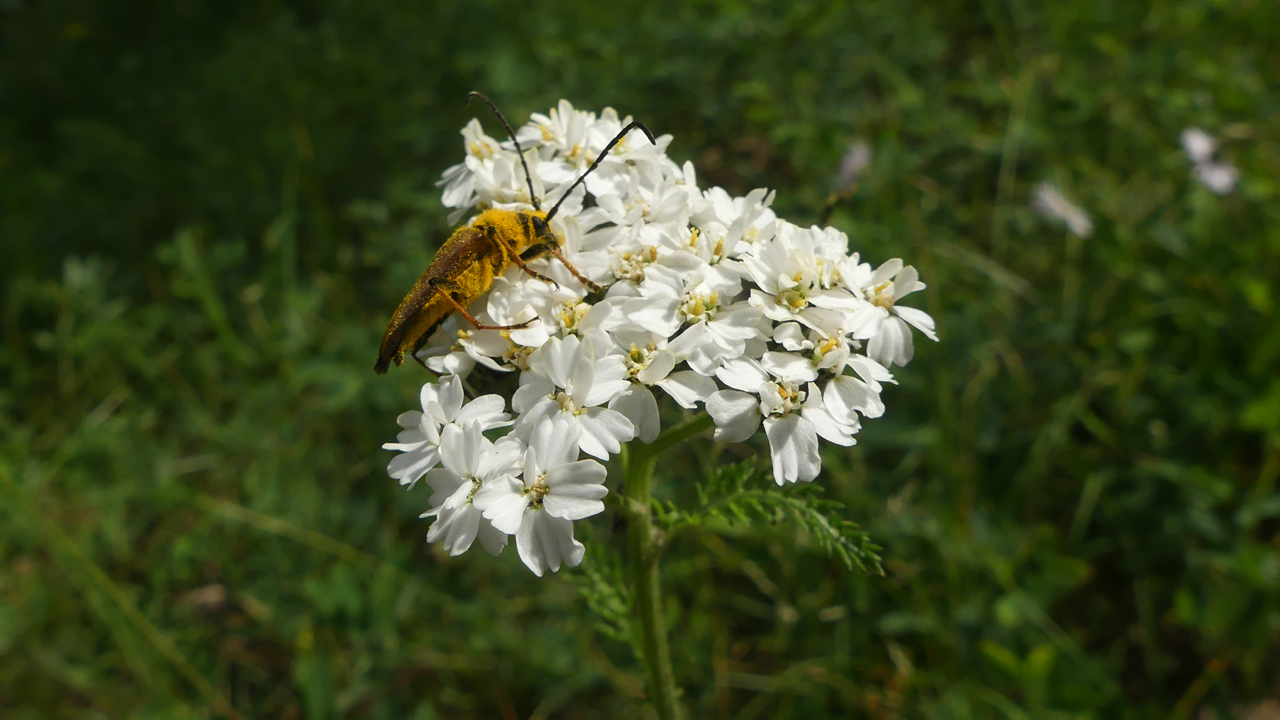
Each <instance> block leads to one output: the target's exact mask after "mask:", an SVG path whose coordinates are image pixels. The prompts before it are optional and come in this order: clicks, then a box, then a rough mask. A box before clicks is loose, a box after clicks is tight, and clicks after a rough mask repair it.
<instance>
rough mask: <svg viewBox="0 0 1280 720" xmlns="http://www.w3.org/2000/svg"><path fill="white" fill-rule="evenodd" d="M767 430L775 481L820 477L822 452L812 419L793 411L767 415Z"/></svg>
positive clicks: (765, 424) (808, 480) (806, 480)
mask: <svg viewBox="0 0 1280 720" xmlns="http://www.w3.org/2000/svg"><path fill="white" fill-rule="evenodd" d="M764 432H765V435H768V436H769V451H770V453H769V454H770V456H771V457H772V459H773V480H774V482H776V483H778V484H779V485H782V484H784V483H789V482H791V483H793V482H796V481H797V480H799V481H802V482H810V481H811V480H813V479H814V478H816V477H818V473H819V472H821V471H822V456H821V455H819V454H818V433H817V432H816V431H815V430H814V428H813V424H812V423H810V422H809V421H808V420H805V419H804V418H803V417H801V416H799V415H796V414H795V413H792V414H790V415H783V416H782V417H771V418H768V419H766V420H765V421H764Z"/></svg>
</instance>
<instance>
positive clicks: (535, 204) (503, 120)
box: [467, 90, 648, 210]
mask: <svg viewBox="0 0 1280 720" xmlns="http://www.w3.org/2000/svg"><path fill="white" fill-rule="evenodd" d="M471 98H480V99H481V100H483V101H484V104H485V105H488V106H489V109H490V110H492V111H493V114H494V115H497V116H498V122H500V123H502V127H503V129H504V130H506V131H507V137H509V138H511V142H513V143H515V144H516V152H517V153H519V154H520V165H521V166H523V167H524V181H525V183H527V184H528V185H529V199H530V200H531V201H533V209H534V210H541V209H542V205H541V203H539V202H538V196H537V195H535V194H534V193H533V178H532V177H530V175H529V165H528V163H526V162H525V161H524V150H522V149H521V148H520V141H519V140H517V139H516V134H515V132H514V131H513V130H512V129H511V123H508V122H507V119H506V118H504V117H502V111H500V110H498V106H497V105H494V104H493V101H492V100H490V99H489V98H487V97H485V96H484V95H483V94H481V93H478V92H476V91H474V90H472V91H471V92H469V93H467V105H470V104H471ZM645 132H648V131H647V130H646V131H645Z"/></svg>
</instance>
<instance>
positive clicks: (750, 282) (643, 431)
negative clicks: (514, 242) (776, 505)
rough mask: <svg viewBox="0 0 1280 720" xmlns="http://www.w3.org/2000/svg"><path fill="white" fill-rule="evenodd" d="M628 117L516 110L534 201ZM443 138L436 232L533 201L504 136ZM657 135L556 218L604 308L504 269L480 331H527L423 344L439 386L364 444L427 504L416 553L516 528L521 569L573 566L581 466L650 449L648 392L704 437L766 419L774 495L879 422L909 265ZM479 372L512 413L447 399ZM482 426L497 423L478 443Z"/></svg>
mask: <svg viewBox="0 0 1280 720" xmlns="http://www.w3.org/2000/svg"><path fill="white" fill-rule="evenodd" d="M628 122H630V118H621V119H620V118H619V117H618V114H617V113H616V112H615V111H614V110H613V109H612V108H605V109H604V111H602V112H601V113H599V114H598V115H597V114H596V113H592V112H584V111H580V110H575V109H574V108H573V106H572V105H570V104H569V103H568V102H567V101H563V100H562V101H560V103H559V105H558V107H556V108H555V109H552V110H551V111H550V112H549V113H547V114H546V115H542V114H535V115H533V116H532V118H531V119H530V121H529V123H527V124H526V125H525V126H523V127H522V128H520V129H519V131H518V132H517V137H518V138H519V139H520V142H521V144H522V145H523V147H524V148H525V155H526V160H527V161H528V165H529V170H530V172H531V174H532V181H533V187H534V191H535V192H537V193H539V194H540V197H541V198H543V199H545V200H546V201H547V203H546V204H547V205H549V204H551V203H552V202H554V201H555V200H558V199H559V198H560V196H561V195H562V194H563V193H564V192H565V191H566V189H567V188H568V187H569V186H570V185H571V184H572V183H573V181H574V180H575V179H576V178H577V177H578V176H579V175H581V174H582V173H583V172H584V171H585V170H586V169H587V167H588V166H589V165H590V164H591V163H592V162H593V161H594V160H595V159H596V157H597V156H598V154H599V153H600V152H601V150H602V149H603V148H604V146H605V145H606V144H607V143H608V142H609V140H610V139H611V138H613V137H614V135H615V134H616V133H618V132H619V131H620V130H621V128H622V127H623V126H624V125H625V124H626V123H628ZM462 135H463V137H464V138H465V145H466V160H465V161H464V162H462V163H461V164H458V165H455V166H453V167H451V168H449V169H448V170H446V171H445V173H444V176H443V179H442V180H441V182H440V184H441V185H442V186H443V187H444V198H443V200H444V204H445V205H446V206H447V207H450V208H454V209H455V212H454V214H453V216H452V218H451V221H452V222H457V221H459V220H462V219H463V218H465V217H467V216H468V215H471V214H473V213H475V212H477V211H478V210H480V209H487V208H494V207H497V208H505V209H511V210H525V209H531V208H532V205H531V203H530V201H531V198H530V197H529V195H528V190H527V189H526V184H525V178H524V171H523V170H522V168H521V165H520V162H519V160H520V158H519V156H518V155H517V153H516V151H515V149H514V145H513V144H512V143H510V142H509V141H507V142H500V141H498V140H495V139H494V138H491V137H489V136H488V135H486V134H485V133H484V131H483V130H482V129H481V126H480V123H479V122H478V121H477V120H472V121H471V122H470V123H468V124H467V126H466V127H465V128H463V130H462ZM670 142H671V136H670V135H664V136H662V137H660V138H658V140H657V144H656V145H652V144H650V143H649V142H648V140H647V139H646V138H645V137H644V136H643V135H642V134H641V133H639V132H632V133H630V134H629V135H628V136H627V137H626V139H625V140H623V141H622V142H620V143H619V144H618V145H617V146H616V147H615V148H614V150H613V151H612V152H611V153H610V154H609V155H608V156H607V157H606V158H605V159H604V161H603V162H602V163H601V164H600V166H599V168H598V169H597V170H596V171H595V172H594V173H593V174H592V175H590V176H588V178H587V180H586V182H585V183H583V185H581V186H579V188H578V189H577V190H575V191H574V195H573V196H572V197H570V198H568V200H567V201H566V202H565V203H564V205H563V207H561V209H560V212H559V214H557V216H556V217H555V218H554V220H553V223H552V226H553V229H554V230H555V231H556V233H557V234H558V235H559V236H560V237H562V238H563V248H562V252H563V253H564V255H565V256H566V258H567V259H568V260H569V262H571V263H573V264H574V265H575V266H576V267H577V268H578V269H579V270H580V271H581V272H582V273H584V274H585V275H586V276H587V277H589V278H590V279H591V280H593V281H594V282H596V283H598V284H599V285H601V286H604V287H605V288H606V289H605V292H604V293H603V297H600V296H590V297H589V295H590V293H589V292H588V290H587V288H586V287H584V286H583V285H582V284H581V283H580V282H578V281H576V280H575V279H574V277H573V276H572V274H571V273H569V272H568V271H567V270H566V268H565V267H564V265H563V264H561V263H560V262H559V261H556V260H554V259H539V260H537V261H534V262H533V263H532V266H533V268H534V269H536V270H537V271H538V272H541V273H544V274H546V275H548V276H550V277H551V278H553V279H555V280H556V282H557V283H558V287H554V286H552V285H550V284H549V283H546V282H543V281H540V280H537V279H535V278H532V277H530V276H528V275H526V274H525V273H523V272H522V271H521V270H520V269H519V268H517V267H514V266H513V267H510V268H508V269H507V271H506V272H505V274H504V275H502V276H500V277H498V278H497V279H496V280H495V282H494V284H493V287H492V288H491V290H490V292H489V293H488V294H487V295H486V296H484V297H483V298H481V299H480V300H478V301H477V302H476V303H475V306H473V307H472V308H471V309H472V312H473V314H475V315H476V317H477V318H478V319H479V320H481V322H484V323H489V324H494V325H518V324H521V323H524V322H526V321H531V320H532V321H533V322H530V323H529V324H528V326H527V327H524V328H521V329H513V330H476V329H475V328H473V327H472V326H471V325H470V324H468V323H467V322H466V321H465V320H460V319H459V318H458V317H457V316H456V315H454V316H453V317H451V318H450V319H449V320H447V321H446V322H445V323H444V324H443V325H442V326H441V327H440V329H439V330H438V331H437V332H436V333H435V334H434V335H433V336H432V337H431V338H430V339H429V341H428V343H427V345H426V346H425V347H424V348H423V349H422V350H421V351H420V353H419V356H420V357H422V358H423V359H424V361H425V362H426V363H427V365H428V366H429V367H430V368H431V369H433V370H434V371H436V372H437V373H439V374H440V375H441V379H440V380H439V382H436V383H428V384H426V385H424V386H423V387H422V392H421V398H420V400H421V405H422V410H421V411H412V412H406V413H404V414H402V415H400V417H399V418H397V422H398V423H399V425H400V427H401V428H402V430H401V432H400V434H399V435H398V436H397V439H396V442H394V443H387V444H386V445H384V446H383V447H384V448H385V449H387V450H394V451H397V452H399V453H400V454H399V455H397V456H395V457H394V458H393V459H392V460H391V462H390V464H389V465H388V468H387V471H388V473H389V474H390V475H391V477H392V478H395V479H396V480H398V481H399V482H400V483H401V484H402V485H406V486H409V487H412V486H413V485H415V484H416V483H417V482H418V481H419V480H422V479H425V481H426V483H427V484H428V485H429V486H430V487H431V490H432V491H433V492H432V495H431V498H430V501H429V502H430V504H431V508H430V510H428V511H427V512H426V513H424V514H423V517H434V518H435V521H434V523H433V524H432V525H431V528H430V530H429V532H428V533H427V541H428V542H442V543H444V547H445V548H446V549H447V550H448V551H449V553H450V554H451V555H458V554H460V553H463V552H465V551H466V550H467V549H468V548H470V547H471V545H472V544H473V543H474V541H475V540H476V539H477V538H478V539H479V540H480V544H481V546H482V547H484V548H485V550H487V551H488V552H490V553H492V554H495V555H496V554H497V553H499V552H500V551H501V550H502V549H503V547H504V546H505V545H506V542H507V538H508V537H509V536H511V535H515V538H516V547H517V550H518V552H519V555H520V559H521V560H522V561H523V562H524V563H525V565H527V566H528V567H529V569H530V570H532V571H533V572H534V573H535V574H537V575H539V576H541V575H543V574H544V573H545V572H546V571H547V570H551V571H553V572H555V571H558V570H559V568H560V566H561V565H562V564H565V565H569V566H575V565H577V564H579V563H580V562H581V561H582V558H583V554H584V547H583V545H582V544H581V543H580V542H579V541H578V540H576V539H575V538H574V536H573V521H574V520H579V519H582V518H586V517H590V516H592V515H595V514H597V513H599V512H601V511H603V510H604V503H603V502H602V498H603V497H604V496H605V495H606V494H607V492H608V491H607V490H606V488H605V477H606V471H605V468H604V466H603V465H602V464H601V463H600V461H603V460H607V459H608V458H609V457H610V456H612V455H615V454H617V453H618V452H619V451H620V449H621V447H622V444H623V443H625V442H629V441H631V440H633V439H636V438H638V439H639V440H641V441H642V442H652V441H653V440H654V439H655V438H657V437H658V435H659V432H660V430H661V422H660V414H659V410H658V398H657V397H655V391H656V390H660V391H661V392H662V394H664V395H666V396H669V397H670V398H671V400H672V401H674V402H675V403H676V404H678V405H679V406H681V407H683V408H686V409H695V408H696V407H697V406H698V405H702V406H703V407H704V408H705V409H706V411H707V412H708V413H709V414H710V416H711V417H712V419H713V420H714V422H715V425H716V430H715V437H716V438H717V439H719V440H724V441H729V442H738V441H743V440H746V439H747V438H749V437H751V436H752V435H754V434H755V433H756V432H757V431H758V430H759V429H760V428H761V427H762V426H763V428H764V433H765V435H766V436H767V439H768V444H769V449H770V453H771V456H772V460H773V476H774V479H775V480H776V481H777V482H778V484H779V485H781V484H784V483H793V482H796V481H805V482H808V481H811V480H813V479H814V478H816V477H817V476H818V474H819V472H820V470H821V468H822V459H821V456H820V454H819V440H820V439H821V440H826V441H827V442H831V443H835V444H837V445H844V446H848V445H852V444H853V443H854V441H855V440H854V436H855V435H856V434H857V432H858V430H859V429H860V427H861V421H862V418H875V417H879V416H880V415H881V414H882V413H883V412H884V409H885V408H884V403H883V402H882V401H881V397H880V395H881V390H882V389H883V386H884V383H891V382H894V380H893V375H892V373H891V372H890V368H891V367H892V366H894V365H905V364H906V363H907V362H908V361H910V360H911V357H912V354H913V345H912V330H911V328H912V327H914V328H915V329H917V330H919V331H920V332H921V333H923V334H924V335H925V336H926V337H928V338H929V339H931V340H937V336H936V335H935V334H934V322H933V319H932V318H931V317H930V316H929V315H927V314H926V313H924V312H923V311H921V310H918V309H916V308H912V307H908V306H905V305H902V304H900V303H901V301H902V300H903V298H905V297H906V296H907V295H909V294H910V293H913V292H915V291H917V290H920V289H922V288H924V284H923V283H921V282H920V281H919V276H918V274H917V272H916V270H915V269H914V268H912V267H911V266H904V265H903V263H902V261H901V260H896V259H895V260H889V261H888V262H885V263H884V264H882V265H880V266H879V267H874V268H873V267H872V266H871V265H870V264H868V263H866V262H863V261H862V259H861V258H860V256H859V255H858V253H856V252H850V250H849V241H848V238H847V237H846V236H845V234H844V233H842V232H840V231H838V230H836V229H834V228H830V227H828V228H818V227H811V228H803V227H799V226H797V225H794V224H792V223H789V222H787V221H785V220H782V219H779V218H778V217H777V216H776V215H775V214H774V213H773V211H772V210H770V209H769V206H770V203H771V202H772V200H773V193H771V192H766V191H765V190H754V191H752V192H750V193H748V194H747V195H746V196H745V197H733V196H731V195H730V194H729V193H728V192H726V191H725V190H723V189H721V188H719V187H712V188H709V189H706V190H702V189H700V188H699V187H698V183H697V177H696V175H695V173H694V168H693V165H692V164H691V163H687V162H686V163H685V164H684V165H683V166H680V165H677V164H676V163H675V162H673V161H672V160H671V159H670V158H668V157H667V155H666V153H665V150H666V148H667V146H668V145H669V144H670ZM588 196H590V198H591V200H590V201H588V199H587V198H588ZM544 208H545V206H544ZM481 304H483V308H479V307H477V306H479V305H481ZM477 368H484V371H487V372H497V373H518V374H519V390H518V391H516V392H515V393H514V394H513V395H512V397H511V398H510V399H509V400H510V403H509V405H510V407H509V409H510V412H508V402H507V400H508V399H507V398H504V397H501V396H499V395H483V396H481V397H477V398H475V399H474V400H471V401H470V402H466V403H464V393H463V381H464V380H466V379H467V378H468V377H469V376H470V375H471V374H472V373H473V372H474V371H476V370H477ZM512 413H514V416H513V415H512ZM497 428H509V430H508V431H507V432H506V434H505V435H502V436H501V437H499V438H498V439H496V440H491V439H490V438H489V437H486V435H485V433H486V432H487V431H490V430H494V429H497ZM494 434H495V435H496V433H494ZM583 455H585V456H587V457H586V458H585V459H581V458H582V456H583Z"/></svg>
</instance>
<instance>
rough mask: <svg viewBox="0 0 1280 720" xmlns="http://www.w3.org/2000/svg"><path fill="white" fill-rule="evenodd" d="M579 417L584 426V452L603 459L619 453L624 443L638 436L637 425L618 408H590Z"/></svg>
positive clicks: (579, 421)
mask: <svg viewBox="0 0 1280 720" xmlns="http://www.w3.org/2000/svg"><path fill="white" fill-rule="evenodd" d="M577 418H578V424H579V425H581V426H582V441H581V442H582V452H584V453H586V454H588V455H591V456H593V457H597V458H600V459H601V460H608V459H609V456H610V455H617V454H618V453H619V452H621V451H622V443H624V442H627V441H629V440H631V439H632V438H634V437H635V436H636V428H635V425H632V424H631V421H630V420H628V419H627V416H626V415H623V414H622V413H620V412H618V411H616V410H609V409H608V408H602V407H593V408H588V409H587V411H586V412H585V413H583V414H581V415H578V416H577Z"/></svg>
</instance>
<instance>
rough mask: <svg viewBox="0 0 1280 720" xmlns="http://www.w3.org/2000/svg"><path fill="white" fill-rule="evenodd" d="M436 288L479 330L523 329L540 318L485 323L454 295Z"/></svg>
mask: <svg viewBox="0 0 1280 720" xmlns="http://www.w3.org/2000/svg"><path fill="white" fill-rule="evenodd" d="M435 290H436V294H437V295H439V296H440V297H442V298H444V301H445V302H447V303H449V304H450V305H452V306H453V309H454V310H456V311H457V312H459V313H461V315H462V317H464V318H466V320H467V322H469V323H471V324H472V326H474V327H475V329H477V330H522V329H524V328H527V327H529V325H531V324H533V321H534V320H537V319H538V318H536V317H534V318H530V319H528V320H525V321H524V322H522V323H517V324H515V325H485V324H484V323H482V322H480V321H479V320H477V319H475V316H473V315H472V314H471V313H469V312H467V309H466V308H464V307H462V303H460V302H458V301H457V300H454V299H453V296H452V295H450V294H449V293H447V292H445V291H444V290H441V289H440V288H438V287H437V288H436V289H435Z"/></svg>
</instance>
